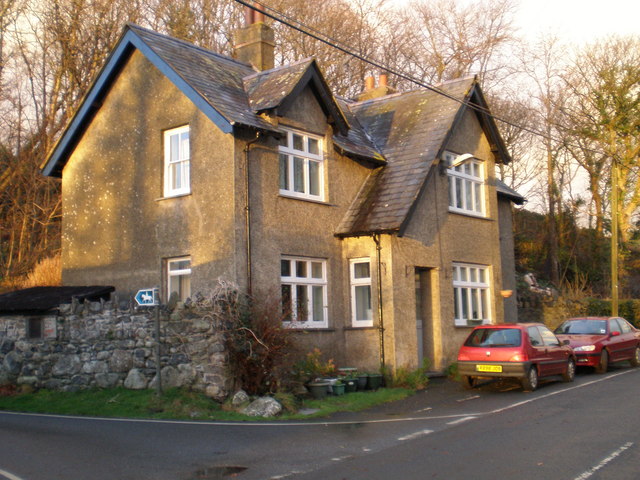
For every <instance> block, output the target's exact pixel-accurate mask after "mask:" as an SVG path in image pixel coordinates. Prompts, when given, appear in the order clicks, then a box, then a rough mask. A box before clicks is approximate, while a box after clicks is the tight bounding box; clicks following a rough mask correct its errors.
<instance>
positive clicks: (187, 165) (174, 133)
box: [164, 125, 191, 197]
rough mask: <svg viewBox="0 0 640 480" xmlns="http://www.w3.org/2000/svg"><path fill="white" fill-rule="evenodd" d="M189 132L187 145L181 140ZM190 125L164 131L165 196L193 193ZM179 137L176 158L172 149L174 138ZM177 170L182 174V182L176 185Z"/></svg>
mask: <svg viewBox="0 0 640 480" xmlns="http://www.w3.org/2000/svg"><path fill="white" fill-rule="evenodd" d="M185 133H186V134H187V137H186V145H185V144H184V143H183V141H180V139H181V137H183V135H184V134H185ZM189 133H190V132H189V125H184V126H182V127H178V128H172V129H171V130H165V132H164V196H165V197H176V196H178V195H187V194H189V193H191V172H190V170H191V141H190V140H191V139H190V138H189ZM174 137H177V138H178V156H177V158H174V156H172V151H171V140H172V138H174ZM176 172H179V174H180V177H179V178H180V184H179V185H174V183H175V182H174V180H175V176H176Z"/></svg>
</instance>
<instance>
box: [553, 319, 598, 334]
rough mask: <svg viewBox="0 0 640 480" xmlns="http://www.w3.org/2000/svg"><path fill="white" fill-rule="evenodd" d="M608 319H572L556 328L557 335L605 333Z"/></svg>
mask: <svg viewBox="0 0 640 480" xmlns="http://www.w3.org/2000/svg"><path fill="white" fill-rule="evenodd" d="M606 333H607V321H606V320H587V319H584V320H571V321H569V322H564V323H563V324H562V325H560V326H559V327H558V328H556V329H555V334H556V335H605V334H606Z"/></svg>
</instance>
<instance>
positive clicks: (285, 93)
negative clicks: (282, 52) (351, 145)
mask: <svg viewBox="0 0 640 480" xmlns="http://www.w3.org/2000/svg"><path fill="white" fill-rule="evenodd" d="M244 85H245V90H246V91H247V95H248V97H249V105H250V106H251V108H252V109H253V110H254V111H255V112H257V113H259V112H262V111H265V110H271V109H282V110H286V109H287V108H289V107H290V106H291V104H292V103H293V101H294V100H295V98H296V97H297V96H298V95H299V94H300V93H301V92H302V91H303V90H304V89H305V88H306V87H307V86H309V87H310V88H311V91H312V92H313V93H314V95H315V96H316V98H317V99H318V102H319V104H320V106H321V107H322V110H323V112H324V113H325V115H327V116H329V117H330V118H331V119H333V122H334V124H335V125H336V127H337V129H338V131H339V132H341V133H343V134H346V133H347V131H348V130H349V124H348V123H347V119H346V117H345V115H344V113H343V112H342V110H341V108H340V106H339V105H338V102H337V101H336V99H335V98H334V96H333V94H332V93H331V90H330V89H329V86H328V85H327V82H326V81H325V79H324V77H323V76H322V73H321V72H320V68H319V67H318V63H317V62H316V61H315V60H314V59H313V58H308V59H305V60H301V61H299V62H295V63H292V64H290V65H287V66H284V67H278V68H274V69H271V70H266V71H264V72H259V73H256V74H253V75H250V76H248V77H245V78H244Z"/></svg>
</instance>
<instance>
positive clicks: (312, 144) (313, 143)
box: [309, 138, 320, 155]
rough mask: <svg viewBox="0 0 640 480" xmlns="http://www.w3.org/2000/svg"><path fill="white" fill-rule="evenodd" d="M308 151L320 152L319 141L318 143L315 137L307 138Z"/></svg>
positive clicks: (317, 153) (315, 153) (316, 153)
mask: <svg viewBox="0 0 640 480" xmlns="http://www.w3.org/2000/svg"><path fill="white" fill-rule="evenodd" d="M309 153H312V154H314V155H319V154H320V148H319V143H318V140H316V139H315V138H310V139H309Z"/></svg>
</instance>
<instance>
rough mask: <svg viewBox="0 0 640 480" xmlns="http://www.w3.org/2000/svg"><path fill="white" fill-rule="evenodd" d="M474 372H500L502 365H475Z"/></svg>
mask: <svg viewBox="0 0 640 480" xmlns="http://www.w3.org/2000/svg"><path fill="white" fill-rule="evenodd" d="M476 372H497V373H501V372H502V365H476Z"/></svg>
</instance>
